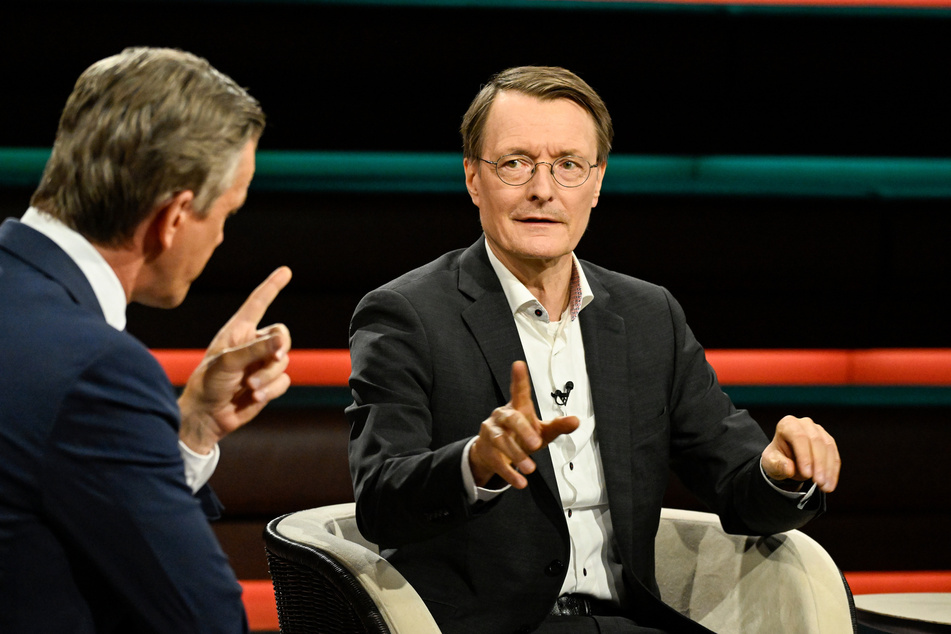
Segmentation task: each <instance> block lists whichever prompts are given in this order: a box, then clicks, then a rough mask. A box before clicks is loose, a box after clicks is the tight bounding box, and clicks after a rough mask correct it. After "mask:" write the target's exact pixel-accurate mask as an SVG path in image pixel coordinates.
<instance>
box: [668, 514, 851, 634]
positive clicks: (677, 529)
mask: <svg viewBox="0 0 951 634" xmlns="http://www.w3.org/2000/svg"><path fill="white" fill-rule="evenodd" d="M655 548H656V560H657V561H656V571H657V582H658V585H659V586H660V591H661V596H662V597H663V599H664V601H665V602H666V603H667V604H668V605H670V606H671V607H673V608H675V609H676V610H678V611H679V612H680V613H681V614H684V615H686V616H688V617H690V618H691V619H693V620H694V621H698V622H699V623H701V624H702V625H704V626H706V627H707V628H709V629H711V630H713V631H715V632H720V633H729V632H738V633H745V632H783V633H784V634H795V633H797V632H802V633H803V634H806V633H809V634H812V633H815V632H820V633H823V632H830V633H834V634H839V633H842V632H856V631H857V627H856V624H855V606H854V604H853V602H852V594H851V592H850V591H849V587H848V584H847V583H846V581H845V578H844V577H843V576H842V573H841V572H840V571H839V569H838V567H837V566H836V565H835V562H833V560H832V558H831V557H830V556H829V554H828V553H827V552H826V551H825V550H824V549H823V548H822V547H821V546H820V545H819V544H818V543H816V542H815V540H813V539H812V538H810V537H809V536H808V535H806V534H804V533H802V532H800V531H789V532H786V533H780V534H777V535H771V536H769V537H748V536H744V535H728V534H726V533H724V532H723V529H722V528H721V526H720V520H719V519H718V518H717V516H716V515H713V514H711V513H701V512H697V511H684V510H679V509H667V508H665V509H663V510H662V512H661V522H660V527H659V528H658V531H657V538H656V540H655Z"/></svg>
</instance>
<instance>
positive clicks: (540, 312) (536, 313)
mask: <svg viewBox="0 0 951 634" xmlns="http://www.w3.org/2000/svg"><path fill="white" fill-rule="evenodd" d="M535 316H536V317H541V316H542V309H541V308H536V309H535Z"/></svg>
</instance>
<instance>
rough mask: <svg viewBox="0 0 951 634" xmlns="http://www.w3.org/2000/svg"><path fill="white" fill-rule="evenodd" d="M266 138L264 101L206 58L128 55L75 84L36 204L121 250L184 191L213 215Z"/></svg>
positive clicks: (168, 52) (164, 52)
mask: <svg viewBox="0 0 951 634" xmlns="http://www.w3.org/2000/svg"><path fill="white" fill-rule="evenodd" d="M263 131H264V112H263V111H262V110H261V106H260V104H259V103H258V102H257V100H256V99H254V98H253V97H251V95H249V94H248V93H247V91H245V90H244V89H243V88H241V87H240V86H238V85H237V84H236V83H235V82H234V81H233V80H232V79H231V78H230V77H228V76H226V75H224V74H222V73H220V72H219V71H217V70H216V69H215V68H214V67H213V66H212V65H211V64H209V63H208V61H207V60H205V59H203V58H200V57H197V56H195V55H192V54H191V53H186V52H184V51H179V50H174V49H163V48H144V47H142V48H128V49H126V50H124V51H122V52H121V53H120V54H118V55H114V56H112V57H108V58H106V59H103V60H100V61H98V62H96V63H95V64H93V65H92V66H90V67H89V68H87V69H86V71H85V72H83V74H82V75H80V77H79V79H78V80H77V81H76V85H75V87H74V88H73V92H72V94H70V96H69V99H68V100H67V102H66V107H65V108H64V110H63V115H62V117H61V118H60V122H59V129H58V130H57V133H56V141H55V143H54V145H53V152H52V154H51V156H50V159H49V162H47V164H46V169H45V170H44V172H43V178H42V180H41V181H40V185H39V187H38V188H37V190H36V192H35V193H34V194H33V197H32V199H31V201H30V203H31V204H32V205H33V206H34V207H36V208H38V209H40V210H42V211H44V212H46V213H48V214H50V215H52V216H54V217H56V218H58V219H59V220H60V221H62V222H63V223H65V224H66V225H67V226H69V227H71V228H72V229H74V230H76V231H78V232H79V233H81V234H82V235H84V236H85V237H86V238H87V239H89V240H90V241H91V242H94V243H97V244H102V245H105V246H117V245H119V244H122V243H123V242H125V241H126V240H128V239H129V238H130V237H131V236H132V235H133V233H134V231H135V228H136V227H137V226H138V225H139V224H140V223H141V222H142V221H143V220H145V218H146V217H147V216H148V214H149V212H150V211H151V210H152V209H153V208H154V207H155V205H157V204H160V203H161V202H162V201H163V200H165V199H167V198H168V197H170V196H172V195H174V194H175V193H177V192H180V191H185V190H191V191H193V192H194V193H195V200H194V208H195V210H196V212H197V213H199V214H204V213H207V212H208V210H209V208H210V206H211V203H212V202H214V201H215V200H216V199H217V198H218V197H219V196H220V195H221V194H222V193H224V191H225V190H226V189H227V188H228V187H229V186H230V185H231V182H232V181H233V179H234V174H235V171H236V168H237V164H238V160H239V158H240V155H241V150H242V149H243V148H244V147H245V145H247V143H248V142H249V141H251V140H256V139H257V138H259V137H260V135H261V133H262V132H263Z"/></svg>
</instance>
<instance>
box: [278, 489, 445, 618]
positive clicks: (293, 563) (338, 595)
mask: <svg viewBox="0 0 951 634" xmlns="http://www.w3.org/2000/svg"><path fill="white" fill-rule="evenodd" d="M264 541H265V547H266V550H267V557H268V567H269V570H270V572H271V579H272V581H273V583H274V595H275V598H276V600H277V610H278V618H279V620H280V624H281V632H283V633H284V634H314V633H321V634H322V633H324V632H330V633H346V634H349V633H364V632H367V633H393V634H429V633H432V634H438V632H439V629H438V628H437V627H436V623H435V621H433V619H432V616H430V614H429V611H428V610H427V609H426V605H425V604H424V603H423V601H422V599H420V597H419V595H418V594H417V593H416V591H415V590H413V588H412V587H411V586H410V585H409V583H407V582H406V580H405V579H404V578H403V576H402V575H400V574H399V572H397V570H396V569H395V568H394V567H393V566H391V565H390V564H389V563H388V562H387V561H386V560H385V559H383V558H382V557H380V555H379V552H378V549H377V547H376V546H375V545H374V544H371V543H370V542H368V541H367V540H365V539H364V538H363V536H362V535H361V534H360V531H359V530H358V529H357V525H356V520H355V519H354V505H353V503H349V504H337V505H334V506H325V507H320V508H316V509H309V510H306V511H299V512H296V513H291V514H289V515H285V516H283V517H279V518H277V519H274V520H272V521H271V522H269V523H268V525H267V528H266V529H265V532H264Z"/></svg>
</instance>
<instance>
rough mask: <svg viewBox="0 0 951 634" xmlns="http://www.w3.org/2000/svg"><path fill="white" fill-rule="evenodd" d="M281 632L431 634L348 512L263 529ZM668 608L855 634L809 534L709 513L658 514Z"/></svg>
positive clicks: (332, 510)
mask: <svg viewBox="0 0 951 634" xmlns="http://www.w3.org/2000/svg"><path fill="white" fill-rule="evenodd" d="M265 542H266V546H267V553H268V562H269V566H270V570H271V577H272V579H273V582H274V593H275V596H276V598H277V608H278V614H279V616H280V622H281V631H282V632H284V634H298V633H307V634H311V633H317V632H320V633H323V632H392V633H394V634H429V633H434V634H437V633H438V632H439V629H438V628H437V627H436V623H435V622H434V621H433V619H432V617H431V616H430V614H429V612H428V611H427V609H426V606H425V604H424V603H423V601H422V599H420V597H419V595H418V594H417V593H416V591H415V590H413V588H412V587H410V585H409V584H408V583H407V582H406V580H405V579H404V578H403V577H402V575H400V574H399V572H397V571H396V569H395V568H393V567H392V566H390V565H389V564H388V563H387V562H386V560H384V559H382V558H381V557H380V556H379V554H378V553H377V548H376V546H374V545H373V544H371V543H369V542H367V541H366V540H365V539H363V537H362V536H361V535H360V532H359V531H358V530H357V526H356V520H355V519H354V505H353V504H338V505H335V506H327V507H321V508H316V509H310V510H307V511H300V512H297V513H291V514H290V515H285V516H284V517H279V518H277V519H275V520H272V521H271V522H270V523H269V524H268V527H267V530H266V531H265ZM656 545H657V577H658V583H659V584H660V588H661V593H662V595H663V597H664V600H665V601H667V602H668V603H669V604H670V605H671V606H673V607H674V608H676V609H677V610H679V611H680V612H682V613H683V614H686V615H687V616H690V617H691V618H692V619H694V620H696V621H700V622H701V623H703V624H704V625H706V626H707V627H708V628H710V629H712V630H714V631H715V632H724V633H728V632H736V633H742V634H748V633H759V632H768V633H773V632H783V634H795V633H797V632H803V633H805V632H808V633H810V634H811V633H817V632H818V633H826V632H828V633H830V634H842V633H844V632H854V631H855V625H854V616H853V612H854V608H853V607H852V601H851V594H850V593H849V590H848V586H847V585H846V583H845V580H844V578H843V577H842V576H841V574H840V572H839V570H838V568H837V567H836V566H835V563H834V562H833V561H832V559H831V558H830V557H829V555H828V554H827V553H826V552H825V551H824V550H823V549H822V547H821V546H819V545H818V544H817V543H816V542H815V541H813V540H812V539H811V538H809V537H808V536H806V535H804V534H803V533H800V532H798V531H791V532H788V533H783V534H780V535H774V536H771V537H742V536H735V535H726V534H725V533H723V531H722V530H721V529H720V522H719V520H718V519H717V518H716V516H714V515H711V514H709V513H698V512H693V511H681V510H675V509H664V510H663V513H662V516H661V523H660V529H659V531H658V534H657V543H656Z"/></svg>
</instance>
